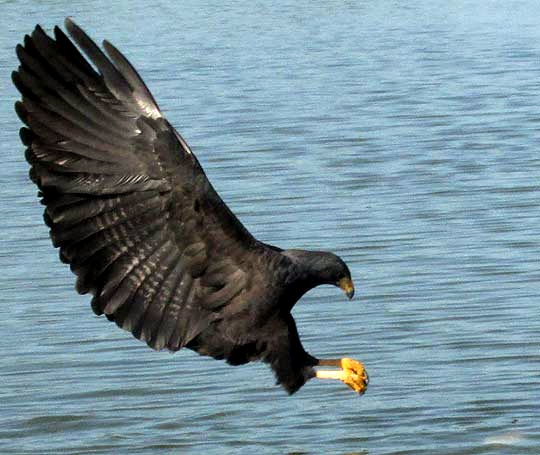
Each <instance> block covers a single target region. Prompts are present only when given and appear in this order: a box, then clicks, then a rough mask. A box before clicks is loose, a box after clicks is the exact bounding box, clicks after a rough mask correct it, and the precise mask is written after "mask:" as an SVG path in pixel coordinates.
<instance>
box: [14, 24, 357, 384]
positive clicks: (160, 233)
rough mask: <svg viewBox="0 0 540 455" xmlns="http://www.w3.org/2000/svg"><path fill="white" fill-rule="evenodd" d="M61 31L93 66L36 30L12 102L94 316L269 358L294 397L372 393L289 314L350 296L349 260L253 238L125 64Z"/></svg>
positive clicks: (247, 357) (20, 51)
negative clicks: (311, 341)
mask: <svg viewBox="0 0 540 455" xmlns="http://www.w3.org/2000/svg"><path fill="white" fill-rule="evenodd" d="M65 27H66V29H67V31H68V32H69V34H70V35H71V38H72V39H73V41H74V42H75V44H76V45H77V46H78V47H79V48H80V49H81V50H82V51H83V52H84V54H86V56H87V58H88V59H89V61H90V62H89V61H88V60H86V59H85V58H84V57H83V55H82V54H81V53H80V51H79V50H78V48H77V47H76V46H75V44H74V43H73V42H72V41H71V40H70V39H69V38H68V37H67V36H66V35H65V34H64V32H62V30H61V29H60V28H58V27H55V29H54V38H51V37H50V36H48V35H47V34H46V33H45V32H44V31H43V29H42V28H41V27H40V26H36V28H35V29H34V31H33V32H32V34H31V35H27V36H25V39H24V45H18V46H17V48H16V52H17V56H18V58H19V60H20V66H19V68H18V70H17V71H15V72H14V73H13V82H14V83H15V85H16V87H17V88H18V89H19V91H20V92H21V95H22V100H21V101H18V102H17V103H16V105H15V108H16V111H17V113H18V115H19V117H20V118H21V120H22V121H23V122H24V123H25V124H26V127H23V128H22V129H21V132H20V136H21V140H22V142H23V143H24V145H25V146H27V149H26V159H27V161H28V162H29V163H30V178H31V179H32V181H33V182H34V183H35V184H36V185H37V186H38V188H39V190H40V196H41V197H42V199H41V201H42V203H43V204H44V205H45V207H46V208H45V214H44V218H45V222H46V223H47V225H48V226H49V227H50V234H51V239H52V242H53V244H54V246H55V247H58V248H59V249H60V258H61V260H62V261H63V262H66V263H68V264H70V267H71V270H72V271H73V272H74V273H75V274H76V275H77V283H76V289H77V291H78V292H79V293H81V294H86V293H91V294H92V295H93V298H92V309H93V310H94V312H95V313H96V314H98V315H101V314H105V315H106V317H107V318H108V319H109V320H112V321H114V322H115V323H116V324H117V325H118V326H120V327H122V328H123V329H125V330H128V331H130V332H131V333H132V334H133V335H134V336H135V337H136V338H138V339H140V340H143V341H145V342H146V343H147V344H148V345H149V346H150V347H152V348H154V349H157V350H159V349H163V348H166V349H169V350H171V351H177V350H179V349H181V348H183V347H187V348H189V349H192V350H194V351H197V352H198V353H200V354H202V355H208V356H212V357H214V358H216V359H225V360H227V362H229V363H230V364H232V365H240V364H244V363H247V362H250V361H252V360H262V361H264V362H267V363H269V364H270V366H271V367H272V369H273V370H274V373H275V375H276V378H277V381H278V382H279V383H280V384H281V385H282V386H283V387H284V388H285V389H286V390H287V391H288V392H289V393H294V392H295V391H297V390H298V389H299V388H300V387H301V386H302V385H304V383H305V382H306V381H307V380H309V379H311V378H313V377H319V378H332V379H340V380H342V381H343V382H345V383H346V384H347V385H349V386H350V387H351V388H353V389H354V390H356V391H357V392H359V393H363V392H364V391H365V389H366V387H367V383H368V378H367V374H366V372H365V370H364V368H363V366H362V364H361V363H360V362H357V361H354V360H351V359H346V358H345V359H336V360H328V359H326V360H323V359H317V358H316V357H314V356H312V355H310V354H308V353H307V352H306V351H305V350H304V348H303V347H302V344H301V342H300V338H299V336H298V333H297V330H296V325H295V322H294V319H293V318H292V316H291V313H290V311H291V309H292V307H293V306H294V304H295V303H296V302H297V301H298V300H299V299H300V297H302V295H303V294H304V293H306V292H307V291H309V290H310V289H312V288H313V287H315V286H318V285H320V284H333V285H336V286H339V287H341V288H342V289H343V290H344V291H345V292H346V293H347V295H348V296H349V298H351V297H352V294H353V292H354V287H353V284H352V280H351V275H350V272H349V269H348V267H347V266H346V265H345V263H344V262H343V261H342V260H341V259H340V258H339V257H337V256H336V255H334V254H332V253H325V252H309V251H302V250H281V249H279V248H277V247H274V246H271V245H267V244H265V243H262V242H260V241H258V240H257V239H255V238H254V237H253V236H252V235H251V234H250V233H249V232H248V230H247V229H246V228H245V227H244V226H243V225H242V223H241V222H240V221H239V220H238V219H237V218H236V216H235V215H234V214H233V213H232V212H231V210H230V209H229V208H228V207H227V205H226V204H225V203H224V202H223V201H222V199H221V198H220V197H219V195H218V194H217V192H216V191H215V190H214V188H213V187H212V185H211V184H210V182H209V181H208V179H207V177H206V175H205V173H204V171H203V169H202V168H201V166H200V164H199V162H198V161H197V158H196V157H195V155H194V154H193V153H192V151H191V150H190V148H189V146H188V145H187V143H186V141H185V140H184V139H183V138H182V136H181V135H180V134H179V133H178V132H177V131H176V130H175V129H174V128H173V127H172V126H171V125H170V123H169V122H168V121H167V120H166V119H165V118H164V116H163V114H162V112H161V110H160V109H159V107H158V105H157V103H156V101H155V100H154V98H153V96H152V94H151V93H150V91H149V90H148V88H147V87H146V85H145V84H144V82H143V80H142V79H141V77H140V76H139V75H138V73H137V71H136V70H135V69H134V68H133V66H132V65H131V64H130V63H129V62H128V60H127V59H126V58H125V57H124V56H123V55H122V54H121V53H120V52H119V51H118V50H117V49H116V48H115V47H114V46H113V45H112V44H110V43H109V42H107V41H104V42H103V48H104V50H105V53H104V52H103V51H102V50H101V49H100V48H99V47H98V46H97V45H96V44H95V43H94V42H93V41H92V40H91V39H90V38H89V37H88V35H86V33H85V32H84V31H83V30H82V29H81V28H80V27H78V26H77V25H76V24H75V23H74V22H73V21H72V20H71V19H69V18H68V19H66V21H65ZM324 365H327V366H333V367H337V369H336V370H321V369H316V368H315V367H317V366H324Z"/></svg>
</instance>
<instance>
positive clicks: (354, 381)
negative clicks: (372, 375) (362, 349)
mask: <svg viewBox="0 0 540 455" xmlns="http://www.w3.org/2000/svg"><path fill="white" fill-rule="evenodd" d="M341 368H342V370H343V376H342V378H341V380H342V381H343V382H344V383H345V384H347V385H348V386H349V387H350V388H351V389H353V390H354V391H355V392H357V393H358V394H360V395H363V394H364V393H365V391H366V389H367V386H368V384H369V376H368V374H367V371H366V369H365V368H364V365H363V364H362V362H359V361H358V360H354V359H348V358H343V359H341Z"/></svg>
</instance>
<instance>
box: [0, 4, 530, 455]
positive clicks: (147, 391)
mask: <svg viewBox="0 0 540 455" xmlns="http://www.w3.org/2000/svg"><path fill="white" fill-rule="evenodd" d="M0 8H1V14H0V17H1V19H0V25H1V27H0V30H2V31H1V41H0V70H1V71H0V75H1V76H0V84H1V85H0V119H1V124H2V130H1V133H0V134H1V135H2V137H1V139H2V151H3V155H2V169H1V172H0V191H1V201H2V214H3V216H2V218H1V219H0V232H1V233H2V235H1V240H0V243H1V248H0V270H2V274H1V277H0V290H1V294H0V333H1V334H2V336H1V337H0V353H1V354H0V379H1V381H2V387H1V388H0V399H1V402H2V405H1V407H0V452H2V453H10V454H11V453H21V454H44V453H69V454H76V453H129V454H153V453H194V454H195V453H201V452H204V453H208V454H224V453H234V454H252V453H254V452H255V451H257V453H261V454H265V453H296V454H298V453H302V454H312V453H313V454H315V453H326V454H415V455H418V454H426V455H432V454H453V455H455V454H491V453H494V454H495V453H508V454H510V453H512V454H515V453H519V454H527V453H530V454H537V453H539V450H540V430H539V428H540V427H539V421H540V411H539V402H540V317H539V312H538V301H539V297H540V289H539V281H540V267H539V253H540V242H539V240H540V216H539V215H540V211H539V209H540V206H539V204H540V202H539V201H540V188H539V182H540V155H539V152H538V148H539V144H540V110H539V106H540V83H539V80H540V27H539V26H538V20H537V17H538V14H534V11H535V10H537V5H536V3H535V2H533V1H523V2H502V1H500V2H499V1H486V2H481V7H480V6H476V5H475V2H468V1H457V2H442V1H431V2H423V1H420V0H419V1H410V2H394V1H387V2H386V1H384V2H360V1H359V2H355V1H351V2H341V1H340V2H337V1H336V2H333V1H330V2H324V3H316V2H307V1H306V2H304V1H297V2H289V3H287V2H280V4H279V5H275V6H271V5H270V3H268V2H261V1H255V2H251V3H249V4H247V3H244V2H239V3H237V2H182V4H181V6H179V5H177V4H176V3H175V2H155V3H154V4H152V5H150V4H149V2H145V1H139V0H135V1H132V2H120V1H110V2H99V1H98V2H77V1H76V2H63V1H55V2H22V1H12V2H2V4H1V6H0ZM66 15H72V16H73V17H74V18H75V19H76V20H77V21H78V22H79V23H80V24H81V25H82V26H83V27H85V28H86V29H87V31H88V32H89V33H90V34H91V35H92V36H93V37H95V38H96V39H98V40H101V39H102V38H108V39H110V40H111V41H112V42H113V43H115V44H116V45H117V46H118V47H119V48H120V49H122V50H123V51H124V52H125V53H126V54H127V55H128V57H129V58H130V59H131V60H132V61H133V62H134V63H135V65H136V66H137V68H138V69H139V70H140V72H141V74H142V75H143V77H144V79H145V80H146V81H147V82H148V85H149V86H150V88H151V90H152V91H153V93H154V95H155V97H156V99H157V100H158V103H159V104H160V106H161V107H162V109H163V111H164V112H165V113H166V114H167V116H168V118H169V120H170V121H171V123H173V124H174V125H175V126H176V127H177V128H178V129H179V130H180V131H181V132H182V134H183V135H184V137H185V138H186V139H187V140H188V142H189V143H190V145H191V146H192V148H193V150H194V151H195V153H196V154H197V156H198V158H199V160H200V161H201V163H202V165H203V166H204V168H205V169H206V171H207V173H208V175H209V177H210V179H211V180H212V182H213V184H214V185H215V187H216V188H217V189H218V191H219V192H220V193H221V194H222V196H223V198H224V199H225V200H226V201H227V203H228V204H229V205H230V207H231V208H232V209H233V210H234V211H235V213H237V214H238V215H239V217H240V218H241V220H242V221H243V222H244V223H245V225H246V226H247V227H248V228H249V229H250V230H251V231H252V232H253V233H254V234H255V235H256V236H257V237H258V238H260V239H261V240H263V241H265V242H268V243H273V244H276V245H279V246H281V247H283V248H290V247H298V248H310V249H325V250H332V251H335V252H337V253H339V254H340V255H342V257H343V258H344V259H345V260H346V261H347V262H348V264H349V265H350V268H351V270H352V272H353V276H354V278H355V281H356V282H357V297H356V298H355V300H354V301H353V302H351V303H349V302H347V301H345V300H344V298H343V296H342V295H341V293H340V292H339V291H337V290H335V289H333V288H320V289H317V290H315V291H313V292H311V293H310V294H309V295H307V296H306V297H305V298H304V299H303V300H302V302H301V303H300V304H299V305H297V307H296V308H295V310H294V315H295V317H296V319H297V323H298V325H299V330H300V333H301V335H302V340H303V342H304V344H305V345H306V347H307V349H308V350H309V351H310V352H312V353H313V354H314V355H317V356H320V357H336V356H341V355H347V356H351V357H356V358H359V359H361V360H363V361H364V362H365V364H366V365H367V367H368V370H369V372H370V377H371V384H370V388H369V390H368V393H367V394H366V395H365V396H363V397H361V398H359V397H357V396H355V395H354V394H353V393H352V392H350V391H349V390H348V389H346V388H345V387H344V386H342V385H341V384H337V383H336V384H334V383H316V382H315V381H313V382H312V383H309V384H308V385H306V386H305V387H304V388H302V389H301V390H300V391H299V392H298V393H297V394H296V395H295V396H293V397H290V398H289V397H287V396H286V394H285V393H284V392H283V391H282V390H281V389H280V388H278V387H275V386H274V380H273V377H272V375H271V372H270V371H269V370H268V369H267V367H266V366H264V365H259V364H254V365H248V366H244V367H239V368H232V367H228V366H226V365H224V364H223V363H221V362H216V361H213V360H209V359H206V358H201V357H199V356H197V355H196V354H194V353H192V352H189V351H185V352H184V351H182V352H180V353H178V354H176V355H170V354H167V353H163V352H160V353H155V352H152V351H150V350H149V349H148V348H147V347H146V346H145V345H144V344H142V343H140V342H137V341H136V340H134V339H133V338H132V337H131V335H129V334H128V333H125V332H122V331H120V330H118V329H117V328H116V326H114V324H110V323H108V322H107V321H106V320H104V319H103V318H97V317H95V316H94V315H93V314H92V312H91V310H90V308H89V298H87V297H81V296H78V295H76V294H75V292H74V291H73V283H74V279H73V277H72V275H71V274H70V272H69V270H68V268H67V267H66V266H64V265H61V264H60V263H59V261H58V259H57V253H56V252H55V251H54V250H53V248H52V247H51V245H50V241H49V240H48V233H47V229H46V228H45V226H44V225H43V223H42V221H41V220H42V215H41V213H42V207H41V206H40V205H39V204H38V202H37V198H36V195H35V193H36V190H35V188H34V187H33V186H32V185H31V184H30V183H29V181H28V179H27V177H26V174H27V165H26V163H25V162H24V160H23V148H22V146H21V144H20V143H19V140H18V137H17V130H18V128H19V126H20V122H19V121H18V120H17V119H16V117H15V115H14V112H13V108H12V103H13V101H14V100H15V99H16V97H17V95H16V93H15V90H14V88H13V87H12V85H11V83H10V81H9V74H10V73H11V71H12V70H13V69H15V67H16V65H17V63H16V59H15V56H14V46H15V45H16V43H18V42H20V40H21V39H22V37H23V35H24V34H25V33H28V32H30V31H31V30H32V28H33V26H34V25H35V23H38V22H39V23H41V24H42V25H43V26H44V27H45V28H46V29H47V30H50V29H51V28H52V26H53V25H54V24H58V23H61V22H62V20H63V17H64V16H66Z"/></svg>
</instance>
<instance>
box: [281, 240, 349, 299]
mask: <svg viewBox="0 0 540 455" xmlns="http://www.w3.org/2000/svg"><path fill="white" fill-rule="evenodd" d="M284 254H285V255H286V256H288V257H290V258H291V259H293V261H294V262H295V263H296V264H298V267H299V269H300V270H301V271H302V275H303V278H304V279H305V280H307V281H308V282H309V284H310V287H314V286H318V285H320V284H333V285H334V286H337V287H339V288H340V289H341V290H342V291H343V292H344V293H345V295H347V297H348V298H349V299H352V298H353V296H354V284H353V281H352V279H351V272H350V270H349V267H347V264H345V262H344V261H343V259H341V258H340V257H339V256H337V255H335V254H334V253H327V252H323V251H304V250H287V251H284Z"/></svg>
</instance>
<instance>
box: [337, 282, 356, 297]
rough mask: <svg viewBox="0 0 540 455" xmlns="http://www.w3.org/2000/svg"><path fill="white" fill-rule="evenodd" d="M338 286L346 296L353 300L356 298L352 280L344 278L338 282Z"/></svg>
mask: <svg viewBox="0 0 540 455" xmlns="http://www.w3.org/2000/svg"><path fill="white" fill-rule="evenodd" d="M338 286H339V287H340V288H341V289H342V290H343V292H344V293H345V295H346V296H347V297H348V298H349V300H351V299H352V298H353V296H354V284H353V282H352V280H351V279H350V278H342V279H341V280H339V282H338Z"/></svg>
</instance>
